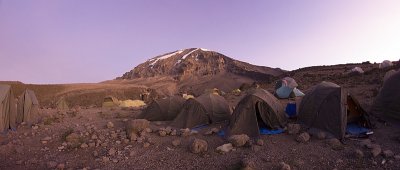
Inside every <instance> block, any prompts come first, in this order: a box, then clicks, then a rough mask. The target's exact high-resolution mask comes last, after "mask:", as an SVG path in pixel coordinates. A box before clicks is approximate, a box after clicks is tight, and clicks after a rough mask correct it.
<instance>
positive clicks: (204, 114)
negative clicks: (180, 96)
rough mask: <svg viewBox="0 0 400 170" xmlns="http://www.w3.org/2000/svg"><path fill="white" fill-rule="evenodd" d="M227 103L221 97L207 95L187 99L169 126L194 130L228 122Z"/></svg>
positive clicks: (228, 111) (228, 110) (211, 94)
mask: <svg viewBox="0 0 400 170" xmlns="http://www.w3.org/2000/svg"><path fill="white" fill-rule="evenodd" d="M230 114H231V112H230V109H229V105H228V102H227V101H226V100H225V98H223V97H222V96H219V95H216V94H213V93H209V94H203V95H201V96H199V97H197V98H194V99H188V100H186V102H185V103H184V104H183V108H182V109H181V111H180V112H179V114H178V116H177V117H176V118H175V119H174V120H173V122H172V123H171V126H174V127H178V128H194V127H196V126H200V125H207V124H212V123H217V122H222V121H227V120H229V117H230Z"/></svg>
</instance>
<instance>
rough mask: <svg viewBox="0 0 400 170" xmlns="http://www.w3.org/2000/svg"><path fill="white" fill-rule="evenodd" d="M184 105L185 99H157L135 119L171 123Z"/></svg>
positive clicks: (176, 97) (174, 97) (177, 97)
mask: <svg viewBox="0 0 400 170" xmlns="http://www.w3.org/2000/svg"><path fill="white" fill-rule="evenodd" d="M184 103H185V99H184V98H182V97H179V96H173V97H167V98H163V99H157V100H154V101H153V102H152V103H151V104H150V105H149V106H148V107H147V108H146V109H144V110H143V112H142V113H141V114H140V115H139V116H138V117H137V118H138V119H147V120H149V121H171V120H174V119H175V117H176V116H177V115H178V113H179V112H180V111H181V109H182V106H183V104H184Z"/></svg>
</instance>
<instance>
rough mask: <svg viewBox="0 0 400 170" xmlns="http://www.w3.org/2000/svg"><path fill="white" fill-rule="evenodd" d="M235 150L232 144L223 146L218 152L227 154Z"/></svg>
mask: <svg viewBox="0 0 400 170" xmlns="http://www.w3.org/2000/svg"><path fill="white" fill-rule="evenodd" d="M232 149H233V146H232V144H231V143H227V144H223V145H221V146H218V147H217V152H219V153H227V152H230V151H231V150H232Z"/></svg>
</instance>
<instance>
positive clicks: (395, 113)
mask: <svg viewBox="0 0 400 170" xmlns="http://www.w3.org/2000/svg"><path fill="white" fill-rule="evenodd" d="M391 74H392V75H390V76H388V77H386V81H384V83H383V87H382V88H381V91H380V92H379V94H378V96H376V98H375V101H374V103H373V105H372V107H371V112H372V113H373V114H375V115H384V116H389V117H392V118H395V119H398V120H400V71H397V72H395V73H391Z"/></svg>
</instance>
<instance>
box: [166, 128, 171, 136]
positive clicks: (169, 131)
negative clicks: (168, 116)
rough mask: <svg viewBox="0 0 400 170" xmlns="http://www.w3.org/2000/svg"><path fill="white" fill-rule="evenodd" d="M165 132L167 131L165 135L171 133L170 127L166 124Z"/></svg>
mask: <svg viewBox="0 0 400 170" xmlns="http://www.w3.org/2000/svg"><path fill="white" fill-rule="evenodd" d="M165 132H166V133H167V135H169V134H171V132H172V128H171V127H169V126H168V127H167V128H165Z"/></svg>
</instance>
